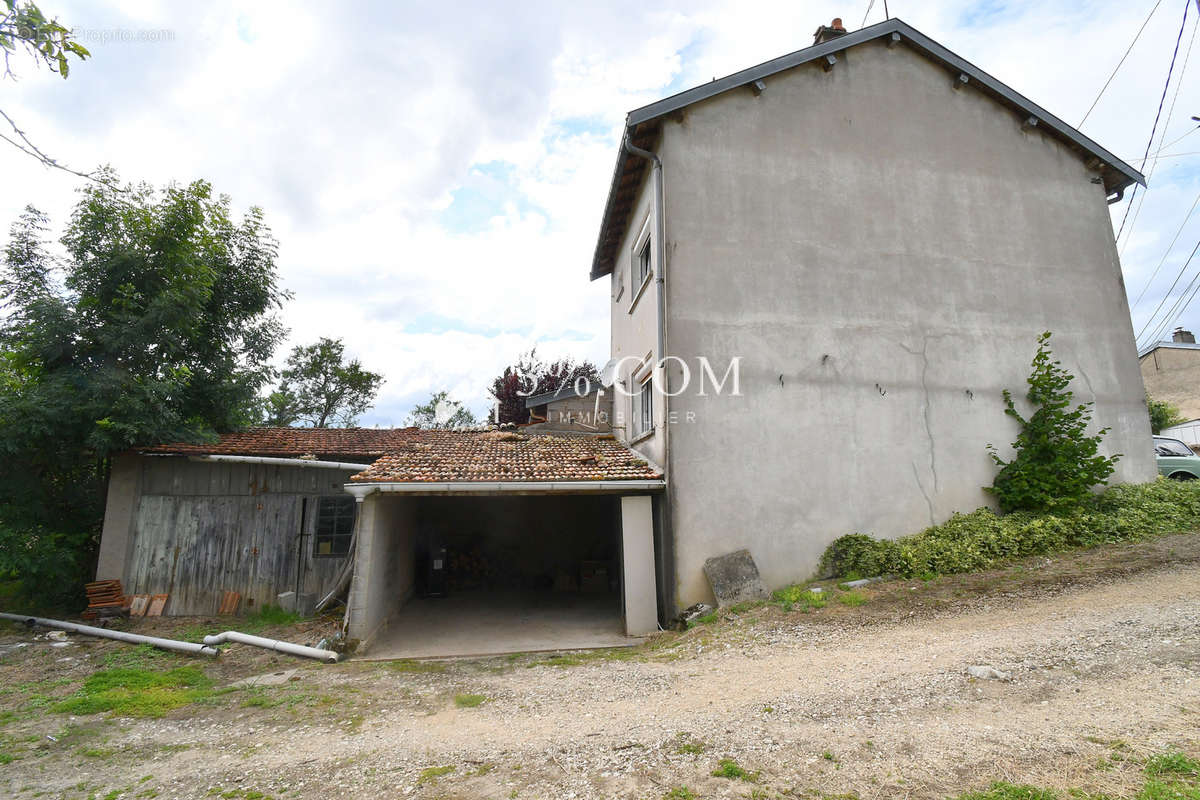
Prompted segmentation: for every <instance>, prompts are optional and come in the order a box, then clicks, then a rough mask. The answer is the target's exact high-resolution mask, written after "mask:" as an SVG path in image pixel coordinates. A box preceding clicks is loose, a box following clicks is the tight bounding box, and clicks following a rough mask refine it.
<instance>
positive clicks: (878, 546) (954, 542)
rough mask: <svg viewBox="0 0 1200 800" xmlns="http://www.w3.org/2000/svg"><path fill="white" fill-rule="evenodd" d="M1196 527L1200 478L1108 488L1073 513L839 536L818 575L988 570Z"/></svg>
mask: <svg viewBox="0 0 1200 800" xmlns="http://www.w3.org/2000/svg"><path fill="white" fill-rule="evenodd" d="M1196 528H1200V481H1170V480H1165V479H1163V478H1160V479H1158V480H1157V481H1155V482H1154V483H1143V484H1136V485H1120V486H1113V487H1111V488H1109V489H1107V490H1105V491H1104V492H1103V493H1101V494H1099V495H1096V496H1095V497H1092V498H1090V499H1088V500H1087V501H1086V502H1085V503H1084V504H1083V505H1082V506H1081V507H1079V508H1078V509H1076V510H1074V511H1072V512H1070V513H1059V514H1033V513H1027V512H1021V513H1013V514H1006V515H1004V516H999V515H997V514H996V513H995V512H994V511H992V510H991V509H988V508H981V509H978V510H977V511H972V512H971V513H970V514H955V515H954V516H953V517H951V518H950V519H949V520H948V521H946V522H945V523H943V524H941V525H934V526H933V527H931V528H926V529H925V530H923V531H921V532H920V533H917V534H913V535H912V536H905V537H903V538H900V539H875V538H872V537H871V536H867V535H865V534H861V533H855V534H852V535H849V536H842V537H841V538H839V539H836V540H835V541H834V542H833V543H832V544H831V545H829V548H828V549H827V550H826V551H825V554H824V556H822V558H821V573H822V574H823V575H828V576H836V577H872V576H875V575H899V576H901V577H905V578H909V577H914V576H921V577H927V576H931V575H949V574H953V573H956V572H975V571H978V570H983V569H988V568H989V567H992V566H994V565H995V564H997V563H999V562H1001V561H1004V560H1006V559H1010V558H1018V557H1020V556H1031V555H1037V554H1039V553H1052V552H1055V551H1058V550H1066V549H1069V548H1072V547H1091V546H1094V545H1098V544H1103V543H1106V542H1130V541H1137V540H1140V539H1147V538H1149V537H1152V536H1159V535H1162V534H1167V533H1181V532H1183V531H1190V530H1195V529H1196Z"/></svg>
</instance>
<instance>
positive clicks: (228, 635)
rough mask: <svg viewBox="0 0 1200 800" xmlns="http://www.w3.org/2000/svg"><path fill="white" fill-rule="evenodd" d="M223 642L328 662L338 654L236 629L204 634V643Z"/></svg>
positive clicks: (333, 660)
mask: <svg viewBox="0 0 1200 800" xmlns="http://www.w3.org/2000/svg"><path fill="white" fill-rule="evenodd" d="M225 642H237V643H238V644H249V645H253V646H254V647H265V648H266V649H267V650H277V651H278V652H280V653H287V654H289V655H293V656H304V657H305V658H315V659H317V660H319V661H325V662H327V663H329V664H332V663H334V662H335V661H337V660H338V654H337V653H335V652H333V651H332V650H320V649H318V648H316V647H305V646H304V645H302V644H292V643H291V642H281V641H279V640H278V639H267V638H266V637H263V636H251V635H250V634H248V633H239V632H238V631H225V632H224V633H218V634H215V635H213V636H205V637H204V643H205V644H208V645H213V644H223V643H225Z"/></svg>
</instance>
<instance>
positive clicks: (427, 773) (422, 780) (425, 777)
mask: <svg viewBox="0 0 1200 800" xmlns="http://www.w3.org/2000/svg"><path fill="white" fill-rule="evenodd" d="M451 772H454V765H452V764H447V765H446V766H444V767H426V768H425V769H423V770H421V774H420V775H418V776H417V786H424V785H425V784H427V783H437V780H438V778H441V777H443V776H445V775H449V774H450V773H451Z"/></svg>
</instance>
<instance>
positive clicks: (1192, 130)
mask: <svg viewBox="0 0 1200 800" xmlns="http://www.w3.org/2000/svg"><path fill="white" fill-rule="evenodd" d="M1196 24H1197V25H1200V22H1197V23H1196ZM1192 35H1193V36H1195V35H1196V34H1195V33H1193V34H1192ZM1183 65H1184V66H1185V67H1186V66H1187V59H1184V62H1183ZM1180 80H1182V78H1181V79H1180ZM1192 119H1195V117H1193V118H1192ZM1196 131H1200V124H1197V125H1196V127H1194V128H1192V129H1191V130H1190V131H1188V132H1187V133H1185V134H1183V135H1182V136H1180V137H1179V138H1178V139H1172V140H1171V142H1170V144H1164V145H1163V146H1162V147H1160V148H1158V152H1160V153H1161V152H1162V151H1163V150H1166V149H1167V148H1168V147H1174V146H1175V145H1177V144H1179V143H1180V142H1182V141H1183V140H1184V139H1186V138H1187V137H1189V136H1191V135H1192V134H1193V133H1195V132H1196ZM1177 155H1181V156H1182V155H1191V154H1190V153H1186V154H1185V153H1177ZM1155 158H1171V156H1157V155H1156V156H1155Z"/></svg>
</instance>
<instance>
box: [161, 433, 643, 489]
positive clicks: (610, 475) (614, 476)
mask: <svg viewBox="0 0 1200 800" xmlns="http://www.w3.org/2000/svg"><path fill="white" fill-rule="evenodd" d="M139 451H140V452H143V453H160V454H177V455H244V456H268V457H281V458H296V457H299V456H309V455H312V456H316V457H318V458H334V457H337V458H353V459H355V460H362V461H363V462H364V463H365V462H367V461H370V462H373V463H371V466H370V467H368V468H367V469H366V470H364V471H362V472H360V473H358V474H356V475H354V476H352V477H351V479H350V480H352V481H355V482H358V483H422V482H438V483H443V482H474V481H489V482H506V481H520V482H531V481H533V482H536V481H554V482H561V481H629V480H659V479H661V478H662V473H661V472H660V471H659V470H658V468H657V467H655V466H654V465H652V464H650V463H648V462H647V461H646V460H645V459H644V458H642V457H641V456H640V455H638V454H637V453H636V452H634V451H633V450H630V449H629V448H627V447H625V446H624V445H623V444H621V443H619V442H617V441H616V440H615V439H613V438H611V437H595V436H554V435H545V434H542V435H530V434H524V433H519V432H516V431H504V430H487V431H480V430H421V429H418V428H389V429H375V428H251V429H249V430H245V431H239V432H236V433H226V434H222V435H221V436H220V438H219V439H218V440H217V441H215V442H210V443H201V444H195V443H176V444H162V445H155V446H153V447H143V448H140V450H139Z"/></svg>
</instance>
